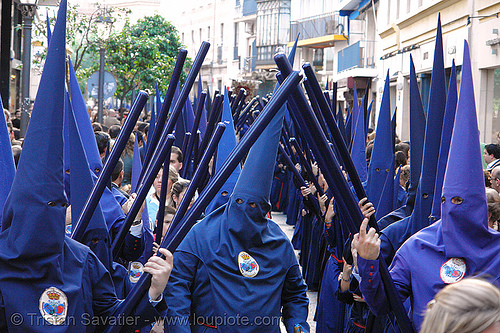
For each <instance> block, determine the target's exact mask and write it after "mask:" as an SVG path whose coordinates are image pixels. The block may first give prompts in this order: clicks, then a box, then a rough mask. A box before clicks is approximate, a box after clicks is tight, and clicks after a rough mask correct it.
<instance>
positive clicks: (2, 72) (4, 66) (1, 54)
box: [0, 0, 12, 109]
mask: <svg viewBox="0 0 500 333" xmlns="http://www.w3.org/2000/svg"><path fill="white" fill-rule="evenodd" d="M0 22H1V32H0V45H2V48H1V49H0V96H1V98H2V101H3V105H4V106H5V107H6V108H7V109H9V98H10V49H11V34H12V0H3V1H2V18H1V21H0Z"/></svg>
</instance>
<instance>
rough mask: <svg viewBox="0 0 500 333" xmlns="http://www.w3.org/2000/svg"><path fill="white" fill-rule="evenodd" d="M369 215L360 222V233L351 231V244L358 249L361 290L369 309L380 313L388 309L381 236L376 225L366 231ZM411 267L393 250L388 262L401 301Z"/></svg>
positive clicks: (387, 311)
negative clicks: (383, 280) (376, 229)
mask: <svg viewBox="0 0 500 333" xmlns="http://www.w3.org/2000/svg"><path fill="white" fill-rule="evenodd" d="M367 225H368V218H365V219H364V220H363V223H361V227H360V232H359V234H356V235H354V240H353V248H355V249H356V250H357V253H358V255H357V264H358V270H359V274H360V276H361V281H360V290H361V292H362V294H363V298H364V300H365V301H366V303H367V304H368V306H369V307H370V310H371V311H372V312H373V313H374V314H375V315H376V316H380V315H383V314H386V313H389V312H390V305H389V301H388V300H387V297H386V294H385V289H384V285H383V283H382V278H381V276H380V269H379V262H378V260H377V258H378V256H379V255H380V238H379V237H378V235H377V234H376V232H375V229H373V228H370V229H369V230H368V231H366V228H367ZM409 272H410V269H409V268H408V265H407V263H406V261H405V259H404V258H403V257H402V256H400V255H398V254H396V256H395V257H394V260H393V263H392V266H391V270H390V273H391V277H392V279H393V281H394V285H395V287H396V290H397V292H398V294H399V296H400V298H401V300H402V301H404V300H405V299H406V298H407V297H408V296H409V295H410V283H409V281H410V276H409V274H410V273H409Z"/></svg>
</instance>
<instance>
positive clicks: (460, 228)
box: [441, 41, 500, 277]
mask: <svg viewBox="0 0 500 333" xmlns="http://www.w3.org/2000/svg"><path fill="white" fill-rule="evenodd" d="M442 196H443V198H442V202H443V203H442V206H441V223H442V236H443V241H444V245H445V247H444V249H445V252H446V256H447V257H450V258H453V257H461V258H464V259H465V261H466V264H467V271H468V273H469V274H474V273H480V275H482V274H484V275H485V276H490V277H498V272H500V256H499V255H498V253H499V252H500V233H498V232H496V231H493V230H492V229H490V228H489V227H488V206H487V204H486V194H485V190H484V175H483V166H482V160H481V150H480V144H479V130H478V125H477V116H476V104H475V100H474V87H473V83H472V71H471V64H470V56H469V45H468V43H467V41H465V45H464V60H463V65H462V79H461V83H460V95H459V97H458V103H457V110H456V115H455V125H454V130H453V135H452V137H451V144H450V151H449V155H448V164H447V167H446V173H445V176H444V183H443V191H442ZM454 197H459V198H461V199H462V200H463V202H462V203H461V204H453V203H452V202H451V199H452V198H454Z"/></svg>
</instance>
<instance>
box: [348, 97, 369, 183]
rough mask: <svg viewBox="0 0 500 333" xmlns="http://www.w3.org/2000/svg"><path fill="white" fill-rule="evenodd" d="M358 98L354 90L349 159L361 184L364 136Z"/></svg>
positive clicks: (364, 169) (364, 154) (365, 168)
mask: <svg viewBox="0 0 500 333" xmlns="http://www.w3.org/2000/svg"><path fill="white" fill-rule="evenodd" d="M357 100H358V96H357V93H356V89H354V107H353V113H355V114H357V115H358V116H357V117H356V118H357V120H356V123H355V127H354V137H353V140H352V147H351V158H352V162H353V163H354V166H355V167H356V171H357V172H358V175H359V179H360V180H361V182H365V181H366V178H367V166H366V136H365V117H364V114H363V113H364V112H360V111H359V107H358V105H357V104H358V103H357Z"/></svg>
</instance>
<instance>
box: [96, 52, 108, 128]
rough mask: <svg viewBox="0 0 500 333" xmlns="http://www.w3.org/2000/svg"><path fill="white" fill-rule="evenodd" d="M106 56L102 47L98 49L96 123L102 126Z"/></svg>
mask: <svg viewBox="0 0 500 333" xmlns="http://www.w3.org/2000/svg"><path fill="white" fill-rule="evenodd" d="M105 54H106V49H105V48H104V47H100V48H99V83H98V85H99V90H98V92H97V101H98V104H97V122H98V123H99V124H102V120H103V119H102V118H103V116H102V115H103V109H104V56H105Z"/></svg>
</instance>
